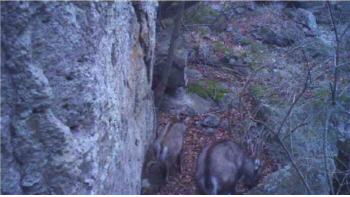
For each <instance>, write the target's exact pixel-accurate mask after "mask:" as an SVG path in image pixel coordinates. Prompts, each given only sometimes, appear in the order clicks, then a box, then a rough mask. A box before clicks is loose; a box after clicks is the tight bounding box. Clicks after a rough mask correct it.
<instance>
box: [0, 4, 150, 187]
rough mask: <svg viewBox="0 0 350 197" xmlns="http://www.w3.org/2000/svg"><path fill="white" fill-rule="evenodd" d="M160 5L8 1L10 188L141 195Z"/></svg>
mask: <svg viewBox="0 0 350 197" xmlns="http://www.w3.org/2000/svg"><path fill="white" fill-rule="evenodd" d="M156 7H157V3H156V2H140V3H137V2H134V3H131V2H1V26H2V28H1V40H2V42H1V53H2V58H1V71H2V72H1V89H2V90H1V104H2V105H1V157H2V159H1V193H2V194H138V193H139V192H140V188H141V180H140V177H141V167H142V163H143V160H144V154H145V152H146V151H145V150H146V148H147V146H148V145H149V143H150V142H151V139H153V137H154V134H153V118H154V114H153V104H152V103H153V100H152V97H151V96H150V94H149V90H150V73H151V72H150V70H151V67H152V66H151V64H150V62H152V61H151V60H152V57H153V53H154V46H155V17H156ZM130 149H132V150H133V151H129V150H130Z"/></svg>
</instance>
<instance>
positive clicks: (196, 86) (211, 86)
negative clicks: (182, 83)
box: [187, 79, 229, 102]
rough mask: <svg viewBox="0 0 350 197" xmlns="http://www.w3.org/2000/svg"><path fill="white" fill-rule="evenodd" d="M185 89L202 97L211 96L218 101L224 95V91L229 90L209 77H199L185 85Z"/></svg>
mask: <svg viewBox="0 0 350 197" xmlns="http://www.w3.org/2000/svg"><path fill="white" fill-rule="evenodd" d="M187 89H188V90H189V91H190V92H195V93H197V94H198V95H200V96H201V97H203V98H207V97H211V98H214V99H215V101H217V102H218V101H220V100H221V98H222V97H223V96H224V93H228V92H229V90H228V89H226V88H224V87H222V86H220V83H218V82H214V81H211V80H209V79H201V80H198V81H195V82H192V83H189V84H188V85H187Z"/></svg>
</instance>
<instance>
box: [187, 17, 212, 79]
mask: <svg viewBox="0 0 350 197" xmlns="http://www.w3.org/2000/svg"><path fill="white" fill-rule="evenodd" d="M181 24H182V26H183V27H184V28H185V29H186V30H187V31H188V32H189V33H190V35H191V37H192V39H193V40H194V41H196V42H197V44H198V50H201V44H200V43H199V42H198V41H197V39H196V38H195V37H194V36H193V34H192V32H191V31H190V30H189V29H188V28H187V27H186V25H185V24H184V21H183V20H182V19H181ZM195 58H196V60H197V61H198V62H199V63H200V64H201V66H203V67H204V74H206V73H207V66H206V64H205V62H206V61H205V60H204V64H202V62H201V61H200V60H199V59H198V58H197V57H196V56H195ZM204 59H205V57H204Z"/></svg>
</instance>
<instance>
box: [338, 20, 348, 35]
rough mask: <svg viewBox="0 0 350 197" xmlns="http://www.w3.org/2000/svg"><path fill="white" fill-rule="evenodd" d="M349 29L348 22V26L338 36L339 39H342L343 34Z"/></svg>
mask: <svg viewBox="0 0 350 197" xmlns="http://www.w3.org/2000/svg"><path fill="white" fill-rule="evenodd" d="M349 29H350V22H349V24H348V26H347V27H346V28H345V30H344V31H343V33H342V34H341V35H340V36H339V39H342V38H343V36H344V35H345V33H346V32H347V31H348V30H349Z"/></svg>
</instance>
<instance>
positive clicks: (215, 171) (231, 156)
mask: <svg viewBox="0 0 350 197" xmlns="http://www.w3.org/2000/svg"><path fill="white" fill-rule="evenodd" d="M243 162H244V153H243V152H242V151H241V150H240V148H239V147H238V146H237V145H236V144H235V143H234V142H233V141H231V140H224V141H221V142H219V143H217V144H214V145H213V146H212V147H210V149H209V150H208V154H207V158H206V163H207V166H206V171H205V173H206V176H205V177H206V187H207V188H210V190H211V193H212V194H226V193H228V192H230V188H231V187H234V185H235V184H236V182H237V180H238V179H239V178H240V176H241V171H242V170H241V167H242V166H243Z"/></svg>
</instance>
